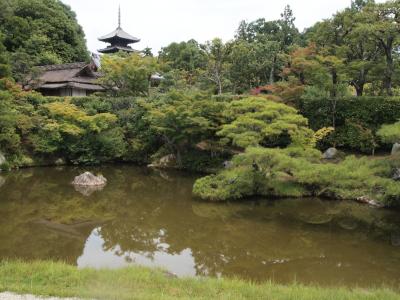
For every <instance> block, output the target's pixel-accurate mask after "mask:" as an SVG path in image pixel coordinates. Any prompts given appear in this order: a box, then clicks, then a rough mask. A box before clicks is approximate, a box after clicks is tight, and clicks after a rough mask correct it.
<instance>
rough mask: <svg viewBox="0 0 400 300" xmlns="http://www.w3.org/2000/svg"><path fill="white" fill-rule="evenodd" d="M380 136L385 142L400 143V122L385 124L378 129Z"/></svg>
mask: <svg viewBox="0 0 400 300" xmlns="http://www.w3.org/2000/svg"><path fill="white" fill-rule="evenodd" d="M377 134H378V136H379V137H380V138H381V139H382V141H383V142H385V143H399V142H400V122H397V123H394V124H390V125H383V126H382V127H381V128H380V129H379V130H378V133H377Z"/></svg>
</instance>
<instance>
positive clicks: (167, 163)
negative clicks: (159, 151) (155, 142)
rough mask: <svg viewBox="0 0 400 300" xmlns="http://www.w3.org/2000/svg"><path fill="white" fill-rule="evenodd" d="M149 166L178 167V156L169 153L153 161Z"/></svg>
mask: <svg viewBox="0 0 400 300" xmlns="http://www.w3.org/2000/svg"><path fill="white" fill-rule="evenodd" d="M149 167H153V168H174V167H176V156H175V155H174V154H168V155H166V156H163V157H161V158H160V159H159V160H158V161H156V162H153V163H152V164H151V165H149Z"/></svg>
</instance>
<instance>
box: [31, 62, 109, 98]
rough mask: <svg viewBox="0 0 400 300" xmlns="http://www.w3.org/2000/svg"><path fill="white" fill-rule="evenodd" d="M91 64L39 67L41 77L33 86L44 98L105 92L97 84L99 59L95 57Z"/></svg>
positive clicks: (78, 63)
mask: <svg viewBox="0 0 400 300" xmlns="http://www.w3.org/2000/svg"><path fill="white" fill-rule="evenodd" d="M93 56H94V57H92V61H91V62H90V63H85V62H77V63H70V64H62V65H48V66H42V67H39V73H40V75H39V77H38V78H37V79H35V80H34V82H32V83H31V84H32V85H33V86H35V88H34V89H35V90H37V91H39V92H40V93H41V94H42V95H44V96H74V97H82V96H88V95H90V94H92V93H95V92H101V91H104V88H103V87H102V86H101V85H99V84H98V83H97V79H98V78H99V77H100V76H101V74H100V73H99V72H98V67H99V62H98V58H97V57H96V56H95V55H93Z"/></svg>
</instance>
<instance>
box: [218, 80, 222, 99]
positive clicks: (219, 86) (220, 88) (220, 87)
mask: <svg viewBox="0 0 400 300" xmlns="http://www.w3.org/2000/svg"><path fill="white" fill-rule="evenodd" d="M217 81H218V95H221V94H222V80H221V78H219V77H218V79H217Z"/></svg>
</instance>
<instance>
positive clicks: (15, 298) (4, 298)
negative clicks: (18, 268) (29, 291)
mask: <svg viewBox="0 0 400 300" xmlns="http://www.w3.org/2000/svg"><path fill="white" fill-rule="evenodd" d="M0 300H79V299H78V298H57V297H50V298H49V297H47V298H46V297H38V296H33V295H17V294H13V293H0Z"/></svg>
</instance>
